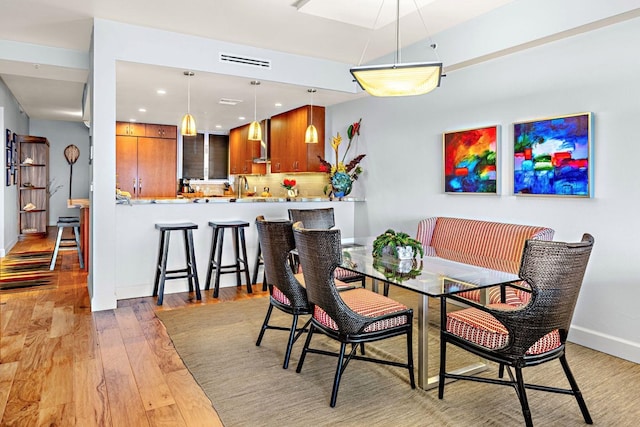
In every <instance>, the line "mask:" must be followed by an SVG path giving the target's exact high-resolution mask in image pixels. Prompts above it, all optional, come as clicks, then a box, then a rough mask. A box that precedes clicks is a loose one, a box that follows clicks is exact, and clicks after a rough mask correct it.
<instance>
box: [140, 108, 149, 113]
mask: <svg viewBox="0 0 640 427" xmlns="http://www.w3.org/2000/svg"><path fill="white" fill-rule="evenodd" d="M138 111H140V112H141V113H146V112H147V109H146V108H138Z"/></svg>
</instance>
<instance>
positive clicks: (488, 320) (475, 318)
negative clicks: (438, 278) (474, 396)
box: [447, 304, 561, 354]
mask: <svg viewBox="0 0 640 427" xmlns="http://www.w3.org/2000/svg"><path fill="white" fill-rule="evenodd" d="M489 307H490V308H493V309H498V310H509V309H511V310H513V309H514V307H513V306H512V305H509V304H489ZM447 331H448V332H451V333H452V334H455V335H457V336H459V337H461V338H464V339H465V340H467V341H471V342H473V343H475V344H478V345H481V346H483V347H486V348H490V349H498V348H502V347H504V346H506V345H507V343H508V342H509V332H508V331H507V328H505V327H504V325H503V324H502V323H500V322H499V321H498V320H497V319H496V318H495V317H493V316H492V315H491V314H489V313H487V312H486V311H482V310H479V309H477V308H465V309H463V310H458V311H453V312H450V313H448V314H447ZM560 344H561V343H560V333H559V332H558V330H557V329H556V330H554V331H552V332H549V333H548V334H547V335H545V336H543V337H542V338H540V339H539V340H538V341H537V342H536V343H534V344H533V345H532V346H531V347H529V350H527V352H526V354H542V353H546V352H548V351H551V350H553V349H555V348H558V347H560Z"/></svg>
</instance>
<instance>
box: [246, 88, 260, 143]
mask: <svg viewBox="0 0 640 427" xmlns="http://www.w3.org/2000/svg"><path fill="white" fill-rule="evenodd" d="M251 84H252V85H253V121H252V122H251V125H250V126H249V138H247V139H248V140H249V141H262V128H261V127H260V123H258V101H257V95H256V91H257V87H258V86H259V85H260V82H259V81H258V80H254V81H252V82H251Z"/></svg>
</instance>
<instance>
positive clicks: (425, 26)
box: [413, 0, 442, 62]
mask: <svg viewBox="0 0 640 427" xmlns="http://www.w3.org/2000/svg"><path fill="white" fill-rule="evenodd" d="M413 4H414V5H415V6H416V10H417V11H418V16H420V21H421V22H422V27H423V28H424V31H425V33H427V38H428V39H429V47H431V49H432V50H433V51H434V52H435V54H436V60H437V61H438V62H442V61H440V55H438V50H437V49H436V48H437V44H436V43H434V41H433V39H432V38H431V33H429V29H428V28H427V24H426V22H425V20H424V16H422V12H421V11H420V8H419V7H418V3H416V0H413Z"/></svg>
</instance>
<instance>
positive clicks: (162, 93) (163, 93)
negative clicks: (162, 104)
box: [156, 89, 167, 95]
mask: <svg viewBox="0 0 640 427" xmlns="http://www.w3.org/2000/svg"><path fill="white" fill-rule="evenodd" d="M156 93H157V94H158V95H166V94H167V91H166V90H164V89H158V90H157V91H156Z"/></svg>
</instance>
